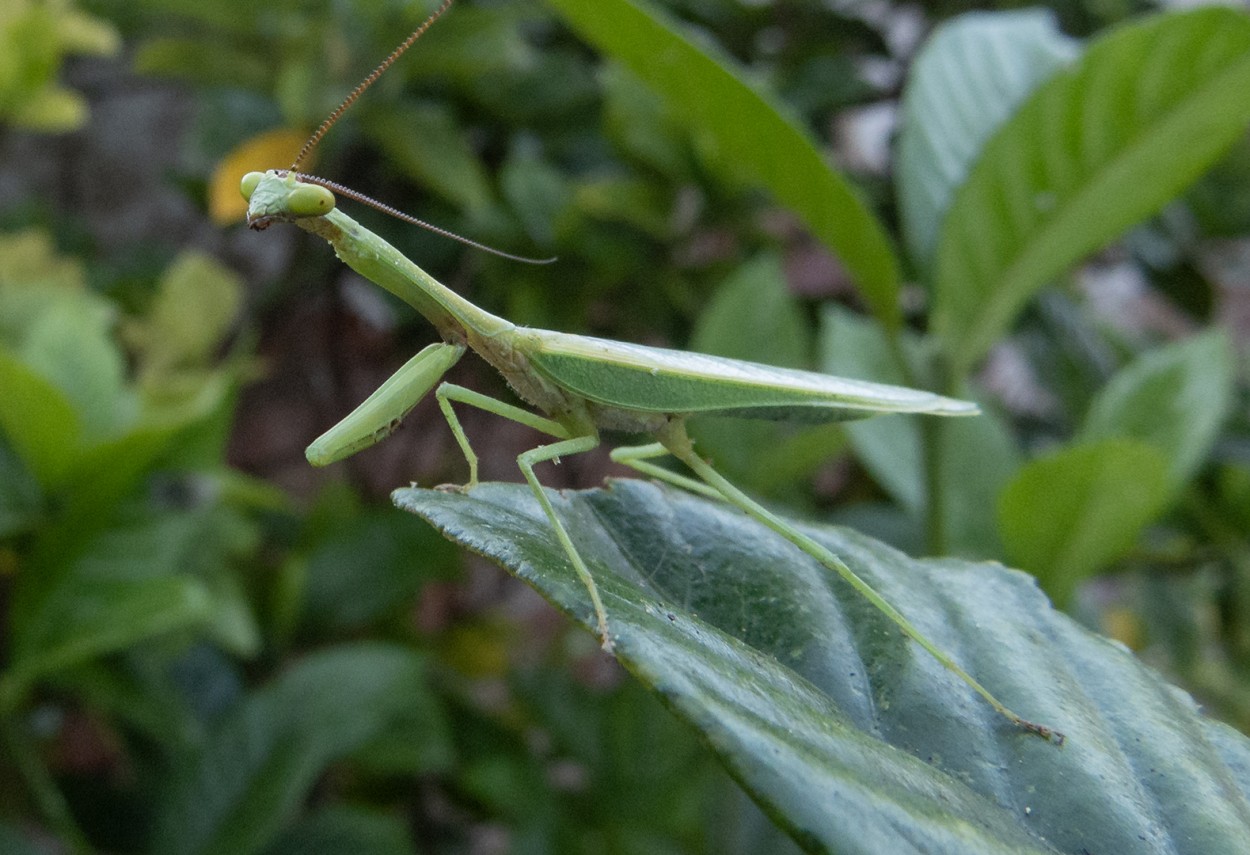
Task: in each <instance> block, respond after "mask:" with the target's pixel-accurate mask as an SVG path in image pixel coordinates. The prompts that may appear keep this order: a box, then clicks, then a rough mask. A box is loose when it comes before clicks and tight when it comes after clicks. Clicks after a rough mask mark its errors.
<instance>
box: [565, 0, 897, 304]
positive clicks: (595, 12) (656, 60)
mask: <svg viewBox="0 0 1250 855" xmlns="http://www.w3.org/2000/svg"><path fill="white" fill-rule="evenodd" d="M548 2H549V3H550V4H551V5H552V6H554V7H555V8H556V9H557V10H559V11H560V13H561V14H563V15H564V17H565V19H566V20H567V21H568V22H569V23H570V24H571V25H572V26H573V27H574V29H576V30H577V32H578V33H579V34H580V35H581V36H582V37H583V38H585V39H586V40H587V41H589V42H591V43H592V44H594V45H595V46H596V47H598V48H599V49H600V50H602V51H603V52H604V53H607V54H609V55H611V56H613V57H615V58H616V59H618V60H620V61H621V62H622V63H624V64H625V65H626V66H627V67H628V68H629V69H630V70H631V71H633V72H634V74H636V75H638V77H640V78H642V79H643V80H644V81H646V83H647V84H648V85H649V86H651V87H652V88H653V89H654V90H655V91H657V92H659V93H660V94H661V95H663V97H664V98H665V100H666V101H667V102H668V104H669V106H670V108H671V109H672V113H673V115H674V116H676V117H678V118H679V119H680V120H682V121H684V122H685V123H686V125H687V127H688V128H689V129H690V131H691V133H692V134H693V136H694V140H695V142H696V144H697V145H698V147H699V150H700V152H701V153H702V154H703V155H704V157H706V158H707V159H708V160H709V161H710V162H712V163H714V164H715V165H716V166H717V167H718V168H720V169H721V170H722V171H723V172H725V173H726V174H727V175H729V176H731V177H733V178H735V179H744V180H746V181H748V182H750V183H753V184H757V185H760V186H763V187H766V188H768V189H769V190H770V191H772V192H773V194H775V195H776V197H777V199H778V200H779V201H781V203H782V204H784V205H787V206H788V207H790V208H791V209H792V210H793V211H794V212H795V213H796V214H798V215H799V216H800V217H801V218H802V219H803V222H804V223H806V224H807V227H808V228H810V229H811V230H812V233H813V234H814V235H815V236H816V237H817V238H818V239H819V240H821V241H822V242H824V243H825V244H826V245H827V246H829V247H830V248H831V249H832V250H833V251H834V252H836V253H837V254H838V257H839V258H841V259H842V261H843V263H845V264H846V266H847V268H849V269H850V271H851V274H852V275H853V276H854V278H855V281H856V283H857V284H858V285H859V287H860V289H861V290H862V292H863V295H864V298H865V299H866V300H867V301H868V303H869V304H870V305H871V306H872V309H873V312H874V314H876V316H877V317H878V318H879V319H880V320H881V321H882V322H884V323H886V324H887V325H890V326H897V325H898V323H899V321H900V318H901V316H900V314H899V307H898V288H899V281H898V262H897V260H896V258H895V256H894V251H893V249H892V248H891V246H890V242H889V239H888V238H887V237H886V234H885V231H884V230H883V229H882V227H881V224H880V223H879V222H878V220H877V219H876V217H875V216H873V214H872V212H871V211H870V210H869V209H868V208H867V207H866V206H865V205H864V203H863V202H862V201H861V200H860V199H859V197H858V195H857V194H856V193H855V191H854V190H853V189H852V188H851V186H850V185H849V184H848V183H847V182H846V180H845V179H844V178H842V176H840V175H839V174H838V173H837V172H835V171H834V170H833V169H831V168H830V167H829V166H828V164H827V163H826V162H825V159H824V156H823V155H822V154H821V153H820V151H819V150H818V149H817V148H816V145H815V143H814V141H813V140H812V137H811V135H810V134H809V133H808V132H807V131H806V130H804V129H803V128H802V126H801V125H800V124H799V123H798V121H797V120H796V119H794V118H793V117H792V116H791V115H790V114H789V112H788V111H787V110H785V109H784V108H783V107H782V106H781V105H780V104H779V103H778V102H777V100H776V99H775V98H774V97H772V96H770V95H767V94H765V93H764V92H762V91H761V90H760V89H758V88H756V87H755V86H752V85H751V84H750V83H748V82H747V79H746V75H745V73H744V72H743V71H742V70H741V69H736V68H734V67H733V65H732V64H731V60H730V59H729V58H728V57H725V56H717V57H713V56H712V55H711V54H710V53H708V52H707V51H705V50H702V49H700V48H699V47H697V46H696V45H695V44H694V43H693V42H691V41H690V40H689V39H688V38H686V37H685V36H684V35H682V33H681V32H680V29H679V27H678V25H677V24H676V23H675V22H673V21H671V20H669V19H667V18H666V17H664V16H663V15H662V14H661V13H660V12H659V11H658V10H656V9H654V8H652V7H650V6H644V5H643V4H640V3H635V2H632V0H548Z"/></svg>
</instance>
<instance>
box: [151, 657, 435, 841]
mask: <svg viewBox="0 0 1250 855" xmlns="http://www.w3.org/2000/svg"><path fill="white" fill-rule="evenodd" d="M424 681H425V676H424V667H423V663H422V660H421V659H420V657H418V656H417V655H416V654H415V653H413V652H412V651H410V650H407V649H404V648H401V647H397V646H392V645H384V644H357V645H343V646H340V647H337V648H333V649H331V650H328V651H326V652H322V653H316V654H313V655H311V656H309V657H307V658H306V659H304V660H303V661H302V662H300V663H298V664H296V665H295V666H294V667H293V668H291V669H290V670H289V671H287V672H286V673H285V674H283V675H282V676H280V677H279V678H278V679H276V680H274V681H273V683H271V684H270V685H268V686H266V687H265V688H263V689H260V690H258V691H256V692H254V693H252V694H251V695H249V696H248V698H247V699H246V700H245V701H244V702H243V703H242V704H241V705H240V706H239V707H237V708H236V709H235V710H234V711H232V712H231V713H230V714H229V715H227V716H226V717H225V719H224V720H223V721H222V722H221V723H220V725H219V726H218V727H217V728H216V730H215V731H214V732H213V734H212V735H211V736H210V737H209V739H208V741H207V742H206V744H205V745H204V746H203V748H202V750H200V751H199V752H198V753H197V754H196V756H194V757H191V758H189V759H188V760H187V761H186V762H185V763H183V764H182V765H181V766H180V767H179V768H178V769H176V770H175V774H174V776H173V780H172V781H171V784H170V787H169V789H168V791H166V792H165V793H163V794H161V796H162V799H161V804H160V806H159V809H158V811H157V834H156V840H155V844H154V846H153V849H152V851H153V852H155V853H178V855H201V854H202V853H222V855H226V853H229V855H247V853H250V852H256V851H259V850H260V849H261V848H262V847H264V846H265V845H266V844H267V843H268V842H269V841H270V840H271V839H273V837H274V835H275V834H276V833H277V832H278V831H279V830H280V829H281V828H282V826H283V824H284V823H285V822H286V821H287V820H288V819H289V818H290V816H291V814H292V813H293V812H294V811H295V810H296V809H297V807H298V806H299V803H300V801H301V800H302V799H303V798H304V796H305V795H306V794H307V792H308V789H309V788H310V787H311V786H312V784H313V782H314V781H316V779H317V777H318V776H319V775H320V774H321V772H322V771H323V769H324V768H325V766H326V765H327V764H329V763H331V762H332V761H334V760H336V759H338V758H341V757H344V756H346V755H347V754H349V753H350V752H352V751H354V750H356V749H357V748H359V747H360V746H362V745H364V744H365V743H366V742H367V741H368V740H370V739H371V738H373V737H375V736H377V735H378V734H379V733H381V732H383V731H384V730H385V729H386V728H387V726H388V725H390V724H391V723H393V722H394V721H396V720H397V719H401V718H403V717H404V716H405V715H406V713H407V712H408V710H409V709H410V708H412V707H413V706H414V705H415V703H416V701H417V699H418V697H419V696H420V695H422V694H423V693H424V691H425V689H424Z"/></svg>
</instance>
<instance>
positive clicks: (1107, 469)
mask: <svg viewBox="0 0 1250 855" xmlns="http://www.w3.org/2000/svg"><path fill="white" fill-rule="evenodd" d="M1167 479H1168V461H1167V458H1165V457H1164V456H1163V454H1161V453H1160V452H1159V451H1158V450H1157V449H1155V448H1152V447H1151V446H1149V445H1146V444H1145V443H1143V442H1137V441H1134V440H1127V439H1119V440H1104V441H1102V442H1091V443H1086V444H1079V445H1073V446H1070V447H1068V448H1065V449H1063V450H1062V451H1059V452H1057V453H1055V454H1052V455H1049V456H1047V457H1042V458H1039V459H1037V460H1034V461H1032V462H1031V463H1029V464H1028V465H1027V466H1025V467H1024V468H1023V469H1021V470H1020V472H1019V474H1018V475H1017V476H1016V477H1015V479H1014V480H1013V481H1012V482H1011V483H1010V484H1009V485H1008V486H1007V489H1006V490H1005V491H1004V492H1003V495H1002V497H1001V498H1000V500H999V503H998V520H999V528H1000V530H1001V531H1002V537H1003V542H1004V543H1005V544H1006V546H1007V554H1008V555H1009V556H1010V557H1011V559H1012V560H1013V561H1014V562H1016V563H1018V564H1019V566H1021V567H1023V568H1024V569H1025V570H1028V571H1029V572H1030V573H1032V574H1034V575H1035V576H1037V577H1038V579H1039V580H1040V581H1041V583H1042V587H1044V588H1045V589H1046V591H1047V592H1048V593H1049V594H1050V595H1051V596H1052V597H1054V598H1055V600H1056V601H1057V602H1059V603H1060V604H1064V603H1067V602H1068V599H1069V598H1070V597H1071V595H1072V592H1073V591H1074V590H1075V588H1076V585H1077V583H1079V582H1080V581H1081V580H1083V579H1085V578H1087V577H1088V576H1090V575H1092V574H1093V573H1094V572H1095V571H1097V570H1099V569H1101V568H1102V567H1103V566H1104V565H1106V564H1107V563H1108V562H1110V561H1111V560H1112V559H1115V558H1118V557H1119V556H1120V555H1122V554H1123V553H1124V552H1125V551H1126V550H1127V549H1128V548H1129V547H1131V546H1132V545H1133V543H1134V541H1136V540H1137V536H1138V534H1140V533H1141V530H1142V528H1144V527H1145V525H1146V523H1148V522H1150V521H1151V520H1152V519H1154V517H1155V515H1156V514H1158V513H1159V511H1160V510H1162V509H1163V504H1164V501H1165V499H1166V498H1167V489H1168V480H1167Z"/></svg>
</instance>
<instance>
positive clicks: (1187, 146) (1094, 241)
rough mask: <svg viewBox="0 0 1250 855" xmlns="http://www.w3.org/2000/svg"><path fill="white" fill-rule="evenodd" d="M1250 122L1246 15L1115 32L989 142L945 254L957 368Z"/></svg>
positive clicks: (937, 302) (954, 215)
mask: <svg viewBox="0 0 1250 855" xmlns="http://www.w3.org/2000/svg"><path fill="white" fill-rule="evenodd" d="M1248 122H1250V16H1248V15H1246V14H1245V13H1244V12H1240V11H1235V10H1233V9H1224V8H1205V9H1199V10H1197V11H1192V12H1184V13H1175V14H1162V15H1156V16H1153V17H1150V18H1147V19H1146V20H1143V21H1140V22H1137V23H1133V24H1129V25H1127V26H1123V27H1119V28H1116V29H1115V30H1113V31H1111V32H1110V33H1108V34H1106V35H1105V36H1103V37H1101V38H1099V39H1098V40H1097V41H1095V42H1094V43H1092V44H1091V45H1090V47H1089V49H1088V50H1087V51H1086V52H1085V55H1084V56H1083V57H1081V59H1080V60H1079V61H1077V62H1075V63H1073V64H1072V65H1071V66H1070V67H1068V68H1065V69H1064V70H1062V71H1060V72H1059V73H1058V74H1056V75H1055V76H1054V77H1052V78H1051V79H1050V80H1049V81H1047V82H1046V83H1045V84H1043V85H1042V86H1040V87H1039V88H1038V89H1037V90H1036V91H1035V92H1034V93H1033V95H1032V96H1031V97H1030V98H1029V99H1028V101H1026V102H1025V104H1024V106H1023V107H1021V108H1020V110H1019V111H1017V112H1016V114H1015V115H1014V116H1012V117H1011V118H1010V119H1009V120H1008V121H1007V122H1006V123H1005V124H1004V125H1003V126H1002V127H1001V128H1000V129H999V131H998V132H997V133H996V134H995V135H994V136H993V138H992V139H991V140H990V141H989V142H988V143H987V144H986V146H985V148H984V149H983V151H982V154H981V157H980V158H979V159H978V160H977V163H976V164H975V166H973V168H972V172H971V174H970V175H969V177H968V180H967V181H966V182H965V183H964V184H963V185H962V186H961V187H960V188H959V190H958V191H957V192H956V194H955V200H954V202H953V203H952V204H951V207H950V211H949V213H948V214H947V216H946V219H945V221H944V224H943V227H942V231H941V236H940V239H939V245H938V257H937V274H936V283H935V289H936V290H935V295H934V310H933V312H934V314H933V326H934V329H935V331H936V332H937V333H938V334H939V335H940V337H941V338H942V340H943V346H944V347H945V348H946V350H947V352H948V353H949V354H950V356H951V359H952V362H953V364H954V366H955V368H956V371H957V372H959V371H965V370H967V368H968V367H969V366H970V365H971V364H972V363H973V362H975V361H976V360H977V359H978V358H980V357H981V356H982V355H983V354H984V353H985V352H986V350H987V349H988V348H989V347H990V346H991V345H992V344H993V343H994V342H995V341H996V340H997V339H998V338H999V337H1000V336H1001V335H1002V334H1003V333H1004V331H1005V330H1006V329H1007V328H1008V326H1009V325H1010V324H1011V323H1012V321H1013V320H1014V319H1015V317H1016V315H1017V313H1018V312H1019V311H1020V309H1021V308H1022V307H1023V306H1024V304H1025V303H1026V302H1027V301H1028V299H1029V297H1030V296H1032V295H1033V294H1034V293H1035V292H1036V291H1037V290H1038V289H1039V288H1041V287H1042V286H1043V285H1045V284H1046V283H1047V282H1049V281H1050V280H1051V279H1053V278H1054V277H1055V276H1057V275H1059V274H1060V273H1061V272H1062V271H1064V270H1065V269H1067V268H1068V267H1069V266H1071V265H1072V264H1073V263H1075V262H1076V261H1077V260H1079V259H1080V258H1081V257H1082V256H1084V255H1085V254H1086V253H1088V252H1090V251H1092V250H1094V249H1097V248H1098V247H1100V246H1102V245H1103V244H1105V243H1106V242H1107V241H1109V240H1111V239H1112V238H1114V237H1116V236H1117V235H1118V234H1120V233H1121V232H1123V231H1124V230H1125V229H1126V228H1128V227H1129V226H1131V225H1132V224H1134V223H1136V222H1137V221H1139V220H1141V219H1142V218H1144V217H1146V216H1149V215H1150V214H1152V213H1154V212H1155V211H1157V210H1159V208H1161V207H1162V206H1163V204H1164V203H1166V202H1167V201H1168V200H1169V199H1171V198H1173V197H1174V196H1175V195H1176V194H1177V193H1179V192H1180V191H1181V190H1182V189H1184V188H1185V187H1186V186H1187V185H1188V184H1189V183H1190V182H1192V181H1193V180H1194V179H1195V178H1197V177H1198V175H1199V174H1201V173H1202V171H1203V170H1204V169H1206V168H1207V167H1208V166H1210V165H1211V164H1212V163H1213V162H1214V161H1215V159H1216V158H1217V157H1218V156H1219V155H1220V153H1221V152H1223V151H1224V150H1225V149H1226V148H1227V147H1228V146H1229V145H1230V144H1231V143H1232V142H1233V140H1235V139H1236V138H1237V137H1238V136H1239V135H1240V134H1242V133H1243V131H1244V130H1245V127H1246V125H1247V123H1248Z"/></svg>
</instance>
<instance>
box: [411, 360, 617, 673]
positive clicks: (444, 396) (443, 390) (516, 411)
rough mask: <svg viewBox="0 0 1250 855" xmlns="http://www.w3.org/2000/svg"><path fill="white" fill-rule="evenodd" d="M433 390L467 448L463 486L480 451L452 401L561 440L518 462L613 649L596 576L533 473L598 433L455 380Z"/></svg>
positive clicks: (472, 477)
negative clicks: (576, 432) (574, 429)
mask: <svg viewBox="0 0 1250 855" xmlns="http://www.w3.org/2000/svg"><path fill="white" fill-rule="evenodd" d="M434 394H435V397H437V398H438V405H439V407H440V408H441V409H442V411H443V415H444V416H445V417H446V418H447V424H448V425H449V426H450V427H451V432H452V435H454V436H455V437H456V442H457V443H458V444H459V446H460V450H461V451H463V452H464V458H465V460H466V461H468V463H469V482H468V483H467V484H465V485H464V487H463V488H462V489H465V490H468V489H471V488H472V487H474V486H476V485H477V453H476V452H474V451H473V448H472V446H471V445H470V444H469V437H468V435H467V434H465V432H464V428H463V427H462V426H461V424H460V419H459V417H457V416H456V411H455V410H454V409H452V406H451V402H452V401H456V402H458V403H461V404H467V405H469V406H470V407H477V408H478V409H479V410H485V411H486V412H488V413H493V414H494V415H497V416H502V417H503V418H505V419H508V420H510V421H514V422H518V423H520V424H523V425H527V426H528V427H532V428H534V429H535V430H539V431H542V432H543V433H545V434H548V435H549V436H554V437H556V438H558V439H559V440H560V441H559V442H553V443H551V444H550V445H540V446H539V447H538V448H532V449H530V450H529V451H526V452H524V453H523V454H521V455H519V456H518V457H517V459H516V462H517V466H518V467H519V468H520V470H521V474H522V475H524V476H525V480H526V482H528V483H529V485H530V489H531V490H533V491H534V496H535V497H536V498H537V499H538V504H539V505H541V506H542V509H543V513H544V514H546V515H547V521H548V522H549V523H551V528H552V530H553V531H555V533H556V540H558V541H559V542H560V546H561V547H563V549H564V553H565V555H567V556H568V558H569V561H570V562H571V563H572V565H573V571H574V572H575V573H577V578H579V579H580V580H581V581H582V584H583V585H585V586H586V592H587V593H588V594H590V602H591V604H592V605H593V606H594V609H595V622H596V624H597V625H598V629H599V640H600V642H601V643H602V644H603V649H604V650H608V651H610V650H611V649H612V637H611V636H610V635H609V634H608V612H607V609H605V608H604V607H603V599H602V598H601V597H600V596H599V586H598V585H596V584H595V579H594V577H593V576H592V575H590V568H588V567H587V566H586V561H585V560H584V559H583V558H582V556H581V553H579V552H578V551H577V547H576V546H574V545H573V540H572V538H570V537H569V533H568V531H567V530H566V529H565V528H564V523H562V522H560V518H559V517H558V516H557V515H556V509H555V507H553V506H552V504H551V500H550V499H548V498H547V492H546V490H544V489H543V485H542V484H540V483H538V477H537V476H536V475H535V474H534V465H535V464H536V463H544V462H546V461H548V460H557V461H558V460H559V459H560V458H561V457H566V456H568V455H572V454H581V453H582V452H585V451H590V450H591V449H593V448H596V447H597V446H598V445H599V435H598V433H593V432H592V433H586V434H583V435H581V436H573V435H571V434H572V432H571V431H570V430H569V429H568V428H567V427H566V426H565V425H563V424H561V423H560V422H557V421H555V420H554V419H547V418H543V417H542V416H539V415H535V414H534V413H531V412H529V411H528V410H523V409H521V408H520V407H514V406H513V405H511V404H506V403H504V402H503V401H499V400H496V399H495V398H491V397H489V396H487V395H483V394H481V393H479V392H474V391H473V390H472V389H466V388H464V387H463V386H456V385H455V384H452V383H444V384H443V385H441V386H439V387H438V391H437V392H435V393H434Z"/></svg>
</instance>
